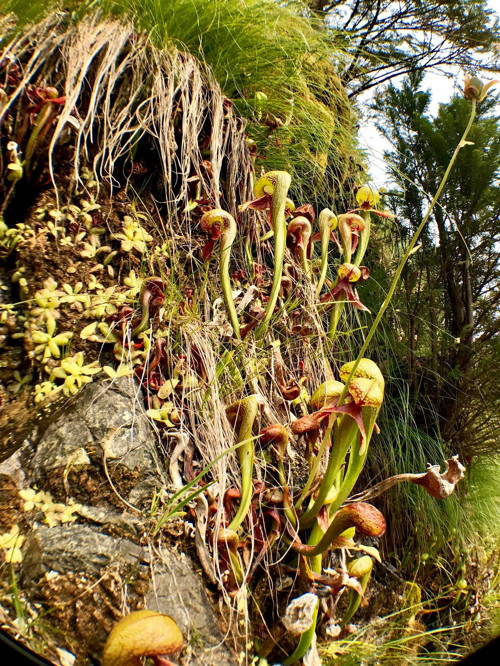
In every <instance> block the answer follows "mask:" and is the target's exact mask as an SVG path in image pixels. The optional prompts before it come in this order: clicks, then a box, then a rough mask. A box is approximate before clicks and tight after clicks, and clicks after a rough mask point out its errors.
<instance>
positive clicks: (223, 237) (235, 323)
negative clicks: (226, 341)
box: [200, 208, 241, 340]
mask: <svg viewBox="0 0 500 666" xmlns="http://www.w3.org/2000/svg"><path fill="white" fill-rule="evenodd" d="M200 224H201V227H202V228H203V229H204V230H205V231H208V232H210V231H211V230H212V229H213V228H215V227H217V226H221V227H222V232H221V234H220V237H219V238H220V249H219V275H220V282H221V286H222V293H223V296H224V303H225V304H226V308H227V312H228V314H229V319H230V321H231V326H232V327H233V332H234V335H235V337H236V338H237V339H238V340H241V335H240V323H239V320H238V314H237V312H236V307H235V305H234V301H233V290H232V288H231V278H230V275H229V260H230V258H231V248H232V246H233V243H234V239H235V238H236V222H235V220H234V217H233V216H232V215H230V214H229V213H227V212H226V211H225V210H222V209H220V208H215V209H214V210H210V211H208V212H207V213H205V214H204V215H203V217H202V218H201V220H200Z"/></svg>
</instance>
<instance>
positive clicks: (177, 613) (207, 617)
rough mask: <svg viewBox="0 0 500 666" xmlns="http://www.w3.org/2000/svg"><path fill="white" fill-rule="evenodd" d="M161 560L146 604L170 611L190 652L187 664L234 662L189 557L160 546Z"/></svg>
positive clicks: (204, 665) (221, 665)
mask: <svg viewBox="0 0 500 666" xmlns="http://www.w3.org/2000/svg"><path fill="white" fill-rule="evenodd" d="M161 559H162V561H161V562H158V561H156V562H154V564H153V574H152V576H151V586H150V589H149V591H148V593H147V595H146V608H148V609H150V610H156V611H158V612H160V613H164V614H166V615H170V616H171V617H172V618H173V619H174V620H175V621H176V622H177V624H178V625H179V627H180V629H181V631H182V633H183V634H184V636H185V637H186V641H187V642H188V643H189V644H190V645H191V648H192V650H191V654H190V655H188V657H187V658H186V660H185V661H184V663H186V664H189V665H190V666H226V665H227V666H233V665H234V666H236V664H238V661H237V659H236V658H235V657H234V656H233V655H232V654H231V652H230V651H229V649H228V648H226V647H225V646H224V645H222V643H223V641H224V637H223V635H222V633H221V631H220V629H219V627H218V625H217V621H216V616H215V613H214V610H213V609H212V606H211V604H210V601H209V599H208V595H207V593H206V591H205V588H204V587H203V584H202V582H201V580H200V578H199V576H198V575H197V574H196V572H195V571H194V568H193V565H192V562H191V560H190V559H189V557H188V556H187V555H185V554H184V553H181V552H179V551H178V550H174V549H171V550H170V549H168V550H167V549H163V551H162V558H161Z"/></svg>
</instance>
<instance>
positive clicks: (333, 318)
mask: <svg viewBox="0 0 500 666" xmlns="http://www.w3.org/2000/svg"><path fill="white" fill-rule="evenodd" d="M336 282H337V280H336V281H335V283H336ZM334 286H335V285H334ZM344 305H345V302H344V301H338V302H335V303H334V304H333V307H332V311H331V312H330V323H329V325H328V339H329V340H333V338H334V337H335V333H336V332H337V326H338V325H339V321H340V317H341V316H342V312H343V311H344Z"/></svg>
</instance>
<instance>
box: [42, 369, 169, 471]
mask: <svg viewBox="0 0 500 666" xmlns="http://www.w3.org/2000/svg"><path fill="white" fill-rule="evenodd" d="M104 457H105V458H106V462H107V463H108V464H109V463H110V462H112V461H116V462H119V463H120V464H121V465H123V466H125V467H127V468H128V469H131V470H137V471H139V472H141V473H142V475H143V476H148V475H155V474H157V473H158V472H159V465H158V461H157V456H156V450H155V434H154V430H153V428H152V427H151V424H150V422H149V420H148V418H147V417H146V415H145V413H144V409H143V406H142V394H141V390H140V388H139V385H138V384H137V383H136V382H135V381H134V380H131V379H130V378H126V377H123V378H121V379H117V380H116V381H114V382H112V383H110V382H108V381H100V382H99V381H96V382H92V383H91V384H88V385H87V386H85V387H84V388H83V389H82V390H81V391H80V392H79V393H78V394H77V395H76V396H75V397H74V398H71V400H69V401H68V403H67V405H66V406H65V407H64V408H63V410H62V412H61V413H60V414H59V415H58V417H57V419H56V421H55V422H54V423H52V424H51V425H50V426H49V427H48V428H47V430H46V431H45V433H44V434H43V436H42V437H41V439H40V441H39V443H38V446H37V450H36V453H35V455H34V456H33V459H32V464H31V467H32V472H33V477H34V479H35V480H37V479H40V478H43V476H44V475H45V473H46V472H48V471H49V470H51V469H55V468H58V467H67V466H74V465H81V464H83V465H85V464H89V462H90V458H94V459H95V458H97V460H98V461H102V460H103V458H104Z"/></svg>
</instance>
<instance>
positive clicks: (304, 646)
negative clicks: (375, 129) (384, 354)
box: [283, 99, 476, 666]
mask: <svg viewBox="0 0 500 666" xmlns="http://www.w3.org/2000/svg"><path fill="white" fill-rule="evenodd" d="M471 101H472V110H471V114H470V118H469V122H468V123H467V127H466V128H465V131H464V133H463V135H462V138H461V139H460V142H459V143H458V145H457V147H456V148H455V151H454V153H453V155H452V157H451V159H450V162H449V164H448V167H447V169H446V171H445V173H444V176H443V179H442V180H441V183H440V185H439V187H438V189H437V192H436V194H435V195H434V197H433V199H432V201H431V203H430V205H429V207H428V209H427V211H426V213H425V215H424V217H423V219H422V222H421V223H420V224H419V226H418V229H417V230H416V231H415V234H414V235H413V238H412V239H411V241H410V244H409V245H408V248H407V250H406V252H405V254H404V256H403V259H402V260H401V262H400V264H399V266H398V268H397V270H396V272H395V274H394V277H393V280H392V283H391V286H390V288H389V291H388V293H387V296H386V298H385V299H384V302H383V303H382V305H381V307H380V310H379V311H378V314H377V316H376V317H375V320H374V322H373V324H372V326H371V328H370V330H369V332H368V334H367V336H366V338H365V341H364V343H363V345H362V347H361V349H360V352H359V354H358V357H357V358H356V360H355V362H354V363H353V366H352V368H351V372H350V374H349V377H348V378H347V381H346V382H345V387H344V390H343V392H342V393H341V395H340V397H339V404H342V400H343V398H344V397H345V396H346V394H347V390H348V387H349V383H350V381H351V379H352V378H353V377H354V373H355V372H356V368H357V367H358V365H359V363H360V361H361V359H362V358H364V356H365V353H366V350H367V349H368V345H369V344H370V342H371V339H372V338H373V336H374V335H375V331H376V330H377V328H378V325H379V324H380V321H381V320H382V317H383V316H384V313H385V311H386V310H387V308H388V307H389V304H390V302H391V300H392V297H393V295H394V292H395V290H396V287H397V285H398V282H399V279H400V277H401V274H402V272H403V269H404V267H405V266H406V263H407V261H408V259H409V258H410V255H411V253H412V252H413V249H414V247H415V245H416V244H417V241H418V239H419V237H420V234H421V233H422V231H423V230H424V228H425V225H426V224H427V222H428V220H429V218H430V216H431V213H432V211H433V210H434V206H435V205H436V203H437V201H438V199H439V197H440V196H441V194H442V192H443V189H444V187H445V185H446V182H447V180H448V177H449V175H450V172H451V170H452V168H453V165H454V164H455V161H456V159H457V156H458V153H459V151H460V149H461V148H462V147H463V146H465V145H466V143H465V141H466V139H467V136H468V134H469V131H470V129H471V127H472V123H473V122H474V118H475V116H476V100H475V99H473V100H471ZM366 451H367V448H365V452H364V454H363V456H365V457H366ZM354 452H355V449H353V453H354ZM357 456H358V457H359V458H361V456H360V455H359V451H358V452H357ZM363 463H364V461H360V460H359V459H358V461H357V462H356V463H354V461H353V471H352V477H354V470H355V468H356V469H357V468H359V471H361V469H362V466H363ZM359 471H358V474H359ZM347 477H349V480H348V482H347V484H346V486H345V487H344V488H341V491H340V492H339V496H338V497H337V499H336V501H335V503H334V504H332V505H331V506H330V510H332V511H333V510H334V506H335V504H337V503H338V501H339V500H340V497H341V492H342V494H343V492H345V488H346V487H347V485H348V484H350V483H351V482H352V478H351V477H350V474H349V470H348V472H347V474H346V479H344V482H346V480H347ZM356 478H357V476H356ZM355 481H356V479H355V480H354V483H355ZM353 485H354V484H353ZM342 501H343V500H342ZM318 510H319V509H318ZM316 621H317V620H316V619H315V620H314V622H313V624H312V626H311V627H310V629H309V630H308V631H307V632H306V633H305V634H302V636H301V639H300V643H299V646H297V648H296V650H295V652H294V653H293V654H292V656H291V657H289V659H288V661H285V662H283V663H284V664H285V665H286V666H288V664H293V663H294V661H297V660H298V659H300V658H301V657H302V656H303V655H304V654H305V653H306V652H307V650H308V649H309V647H310V645H311V643H312V641H313V638H314V634H315V631H316ZM299 647H300V654H299ZM297 655H298V656H297Z"/></svg>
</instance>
